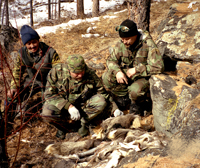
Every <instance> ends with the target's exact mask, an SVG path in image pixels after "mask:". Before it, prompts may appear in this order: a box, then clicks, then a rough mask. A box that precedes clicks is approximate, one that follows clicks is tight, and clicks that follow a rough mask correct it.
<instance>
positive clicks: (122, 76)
mask: <svg viewBox="0 0 200 168" xmlns="http://www.w3.org/2000/svg"><path fill="white" fill-rule="evenodd" d="M115 30H116V31H117V32H119V36H120V38H121V39H120V41H119V42H118V43H117V44H116V45H115V46H114V47H113V48H111V49H110V56H109V57H108V59H107V62H106V64H107V67H108V70H107V71H106V72H105V73H104V74H103V76H102V79H103V83H104V85H105V87H106V88H107V89H108V90H110V92H111V94H112V97H113V99H114V101H115V102H116V104H117V105H118V107H119V109H120V110H124V109H126V108H127V107H128V106H129V113H135V114H140V115H143V110H142V109H141V107H142V106H144V105H142V104H143V101H144V100H145V98H146V97H147V95H148V93H149V78H150V76H151V75H153V74H159V73H161V72H162V71H163V69H164V64H163V60H162V56H161V54H160V52H159V50H158V48H157V46H156V44H155V43H154V41H153V40H152V38H151V36H150V34H149V32H147V31H139V30H138V29H137V25H136V24H135V22H133V21H132V20H129V19H126V20H124V21H123V22H122V23H121V24H120V25H119V26H117V27H116V28H115Z"/></svg>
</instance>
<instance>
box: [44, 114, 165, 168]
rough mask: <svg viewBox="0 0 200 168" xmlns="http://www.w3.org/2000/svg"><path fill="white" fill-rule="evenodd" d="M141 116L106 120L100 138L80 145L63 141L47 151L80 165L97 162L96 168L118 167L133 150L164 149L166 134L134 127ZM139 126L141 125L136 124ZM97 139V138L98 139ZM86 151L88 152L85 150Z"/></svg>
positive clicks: (82, 142) (131, 115) (79, 143)
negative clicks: (123, 158)
mask: <svg viewBox="0 0 200 168" xmlns="http://www.w3.org/2000/svg"><path fill="white" fill-rule="evenodd" d="M136 120H138V121H140V120H139V116H136V115H133V114H127V115H124V116H118V117H111V118H108V119H106V120H105V121H103V123H102V125H101V126H102V130H101V132H100V133H99V135H96V136H93V139H88V140H84V141H78V142H62V143H55V144H51V145H49V146H48V147H47V148H46V149H45V150H46V151H47V152H48V153H49V154H53V155H54V156H55V157H56V158H59V159H64V160H65V161H68V162H71V161H74V163H78V165H79V166H80V167H81V166H83V164H85V163H87V162H88V164H87V167H89V165H90V164H91V163H92V162H93V163H96V166H94V164H93V166H92V167H93V168H94V167H96V168H101V167H102V165H103V167H104V168H112V167H116V165H117V164H118V162H119V160H120V158H122V157H125V156H126V155H128V154H129V153H130V152H131V151H135V152H138V151H142V150H145V149H147V148H163V147H164V146H166V144H167V140H166V139H165V136H164V134H161V133H158V132H156V131H153V132H147V131H146V130H144V129H142V127H140V126H141V125H140V124H139V126H133V123H135V121H136ZM136 125H137V124H136ZM94 137H95V138H94ZM85 150H86V151H85Z"/></svg>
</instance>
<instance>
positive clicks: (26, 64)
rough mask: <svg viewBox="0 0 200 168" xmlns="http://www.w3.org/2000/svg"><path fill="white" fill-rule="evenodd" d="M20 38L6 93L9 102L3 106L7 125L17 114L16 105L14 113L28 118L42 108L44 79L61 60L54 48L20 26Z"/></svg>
mask: <svg viewBox="0 0 200 168" xmlns="http://www.w3.org/2000/svg"><path fill="white" fill-rule="evenodd" d="M20 34H21V39H22V42H23V44H24V47H22V48H21V49H20V50H19V51H18V57H17V58H16V62H15V66H14V69H13V78H12V80H11V85H10V87H9V88H8V92H7V97H8V100H7V101H6V102H5V105H6V109H5V111H6V112H9V113H8V119H9V120H10V121H12V120H13V119H14V117H15V115H16V113H17V112H15V110H16V106H17V104H18V109H17V111H20V109H22V111H23V112H26V113H27V114H28V113H29V114H30V115H32V114H31V112H36V111H37V110H38V108H36V107H38V105H41V104H42V99H41V98H42V92H43V91H44V90H45V85H46V76H47V74H48V72H49V70H50V69H51V68H52V67H53V66H54V65H55V64H56V63H58V61H59V60H60V58H59V56H58V54H57V52H56V51H55V50H54V49H53V48H51V47H49V46H48V45H46V44H45V43H43V42H40V41H39V39H40V37H39V35H38V33H37V32H36V31H35V30H33V29H32V28H31V27H30V26H28V25H24V26H22V28H21V30H20ZM34 106H35V108H34ZM39 107H40V108H41V107H42V106H39ZM29 108H30V109H29ZM34 110H35V111H34ZM30 115H29V116H30Z"/></svg>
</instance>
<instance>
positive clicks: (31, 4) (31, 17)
mask: <svg viewBox="0 0 200 168" xmlns="http://www.w3.org/2000/svg"><path fill="white" fill-rule="evenodd" d="M30 19H31V20H30V22H31V26H33V0H30Z"/></svg>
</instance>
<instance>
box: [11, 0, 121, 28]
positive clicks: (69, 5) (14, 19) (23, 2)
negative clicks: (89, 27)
mask: <svg viewBox="0 0 200 168" xmlns="http://www.w3.org/2000/svg"><path fill="white" fill-rule="evenodd" d="M29 2H30V0H15V2H14V3H12V4H10V6H9V9H10V11H9V12H10V22H11V24H12V25H13V27H15V28H20V27H21V26H22V25H24V24H28V25H30V15H29V14H28V15H23V14H22V12H21V11H22V10H26V11H27V12H29V9H28V8H29V7H30V4H29ZM47 2H48V0H34V1H33V7H34V10H35V12H34V14H33V20H34V23H36V24H37V22H41V21H45V20H48V9H47V7H48V6H47V5H44V4H47ZM123 2H124V0H110V1H105V0H101V1H100V4H99V8H100V12H104V11H105V10H107V9H112V8H113V7H115V6H116V5H121V4H122V3H123ZM39 4H43V5H42V6H39ZM36 6H38V7H36ZM57 6H58V5H57ZM61 9H62V10H61V17H67V16H68V15H69V14H74V15H76V13H77V11H76V0H75V1H74V2H66V3H61ZM91 12H92V0H84V13H85V14H89V13H91ZM93 19H94V20H95V19H96V20H97V18H93ZM80 22H81V19H78V20H77V21H70V23H67V24H68V25H71V24H74V25H76V24H79V23H80ZM68 25H64V26H65V27H66V26H68ZM62 26H63V25H61V27H62ZM58 27H60V26H58ZM49 29H50V27H48V28H47V30H48V31H49ZM43 30H44V29H43ZM50 32H51V31H50Z"/></svg>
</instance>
